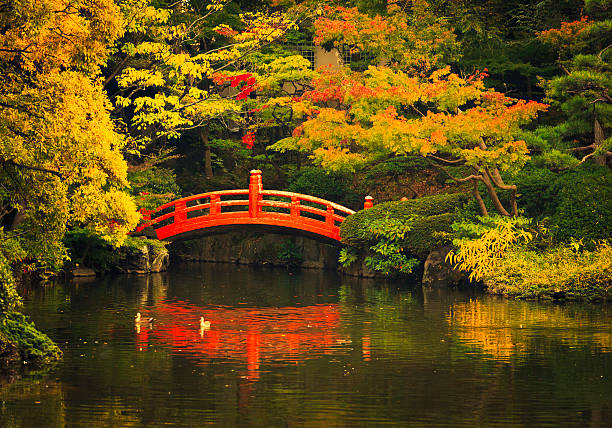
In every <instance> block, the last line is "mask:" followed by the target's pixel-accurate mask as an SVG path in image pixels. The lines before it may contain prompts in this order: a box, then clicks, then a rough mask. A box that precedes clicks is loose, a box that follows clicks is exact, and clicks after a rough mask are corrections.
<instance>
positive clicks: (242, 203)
mask: <svg viewBox="0 0 612 428" xmlns="http://www.w3.org/2000/svg"><path fill="white" fill-rule="evenodd" d="M368 198H369V197H368ZM368 205H370V206H371V198H370V199H369V200H368V199H367V200H366V204H365V207H366V208H368ZM353 213H354V211H353V210H351V209H349V208H346V207H344V206H342V205H339V204H336V203H334V202H330V201H327V200H325V199H321V198H317V197H315V196H310V195H304V194H299V193H293V192H285V191H280V190H264V189H263V186H262V179H261V171H259V170H254V171H251V176H250V180H249V188H248V189H235V190H220V191H215V192H208V193H202V194H199V195H193V196H188V197H185V198H181V199H178V200H176V201H172V202H168V203H166V204H164V205H162V206H160V207H159V208H157V209H156V210H155V211H154V212H152V213H151V214H150V219H147V221H146V222H145V223H144V224H143V225H141V226H140V227H139V228H138V229H137V230H142V229H144V228H145V227H148V226H151V227H153V228H154V229H155V230H156V233H157V235H158V237H159V238H160V239H163V238H164V237H169V236H173V235H175V234H179V233H182V231H184V230H186V229H190V230H193V229H195V228H196V227H195V226H196V223H197V224H198V225H199V226H201V227H202V228H205V227H213V226H216V225H227V224H245V223H247V224H248V223H254V224H272V225H273V224H275V223H278V224H279V225H281V226H288V227H291V226H292V225H293V226H295V227H296V228H298V229H306V230H308V228H309V227H310V228H312V230H313V231H315V232H316V233H321V234H324V235H325V236H329V237H332V238H334V239H339V236H340V235H339V226H340V224H341V223H342V222H343V221H344V219H345V218H346V217H347V216H349V215H351V214H353ZM192 223H193V224H192Z"/></svg>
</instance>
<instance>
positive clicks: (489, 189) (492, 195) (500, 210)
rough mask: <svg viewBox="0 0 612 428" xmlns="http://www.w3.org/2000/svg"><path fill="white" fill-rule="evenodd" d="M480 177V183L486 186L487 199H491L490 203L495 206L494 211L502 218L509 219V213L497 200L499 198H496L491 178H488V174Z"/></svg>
mask: <svg viewBox="0 0 612 428" xmlns="http://www.w3.org/2000/svg"><path fill="white" fill-rule="evenodd" d="M482 176H483V181H482V182H483V183H484V185H485V186H486V188H487V192H488V193H489V197H490V198H491V201H492V202H493V205H494V206H495V209H496V210H497V212H498V213H500V214H501V215H503V216H506V217H510V213H509V212H508V211H506V209H505V208H504V206H503V205H502V203H501V201H500V200H499V197H498V196H497V191H496V190H495V187H494V186H493V183H492V182H491V178H489V173H488V172H485V173H483V174H482Z"/></svg>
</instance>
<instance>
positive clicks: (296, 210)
mask: <svg viewBox="0 0 612 428" xmlns="http://www.w3.org/2000/svg"><path fill="white" fill-rule="evenodd" d="M299 216H300V199H299V198H298V197H297V196H292V197H291V217H293V218H298V217H299Z"/></svg>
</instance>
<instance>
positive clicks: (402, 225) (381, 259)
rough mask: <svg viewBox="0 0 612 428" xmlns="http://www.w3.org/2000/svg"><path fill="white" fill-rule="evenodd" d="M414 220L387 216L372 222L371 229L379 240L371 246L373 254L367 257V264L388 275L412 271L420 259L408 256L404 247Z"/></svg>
mask: <svg viewBox="0 0 612 428" xmlns="http://www.w3.org/2000/svg"><path fill="white" fill-rule="evenodd" d="M412 220H413V219H409V220H408V221H407V222H403V221H400V220H398V219H392V218H389V217H385V218H382V219H377V220H375V221H374V222H372V223H371V224H370V227H369V231H370V233H371V234H372V236H373V237H374V238H375V239H376V240H377V242H376V244H374V245H372V246H371V247H370V254H371V255H369V256H367V257H366V258H365V263H366V266H368V267H369V268H370V269H372V270H374V271H377V272H381V273H383V274H384V275H386V276H391V275H395V274H408V273H410V272H412V269H413V268H414V267H415V266H416V265H418V263H419V261H418V260H417V259H415V258H410V257H408V256H407V255H406V254H405V252H404V248H403V247H402V242H403V241H404V239H405V238H406V234H407V233H408V232H410V229H411V224H410V223H411V221H412Z"/></svg>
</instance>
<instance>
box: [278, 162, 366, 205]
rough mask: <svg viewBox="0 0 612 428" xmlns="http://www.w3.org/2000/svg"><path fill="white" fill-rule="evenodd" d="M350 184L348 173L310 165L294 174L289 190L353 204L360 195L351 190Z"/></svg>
mask: <svg viewBox="0 0 612 428" xmlns="http://www.w3.org/2000/svg"><path fill="white" fill-rule="evenodd" d="M350 185H351V182H350V180H349V178H348V177H347V176H346V175H343V174H340V173H337V172H328V171H325V170H324V169H323V168H317V167H308V168H302V169H301V170H299V171H296V172H295V173H294V174H293V175H292V177H291V178H290V180H289V186H288V187H287V190H288V191H290V192H295V193H303V194H306V195H312V196H317V197H319V198H323V199H327V200H329V201H334V202H336V203H339V204H346V205H352V204H353V203H354V202H355V201H356V200H358V199H359V197H358V196H357V195H356V194H355V193H354V192H352V191H351V190H350Z"/></svg>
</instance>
